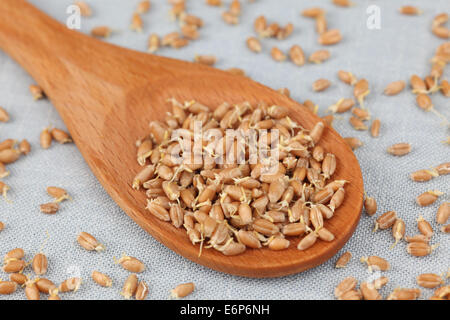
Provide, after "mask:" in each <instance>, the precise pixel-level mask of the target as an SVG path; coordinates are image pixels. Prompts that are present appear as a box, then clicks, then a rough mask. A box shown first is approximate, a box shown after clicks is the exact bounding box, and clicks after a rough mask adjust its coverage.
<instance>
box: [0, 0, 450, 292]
mask: <svg viewBox="0 0 450 320" xmlns="http://www.w3.org/2000/svg"><path fill="white" fill-rule="evenodd" d="M31 2H32V3H34V4H36V5H37V6H38V7H39V8H41V9H42V10H44V11H45V12H47V13H49V14H50V15H52V16H53V17H56V18H57V19H59V20H60V21H65V18H66V14H65V11H66V8H67V6H68V5H69V4H70V3H71V1H70V0H64V1H62V0H58V1H56V0H39V1H38V0H32V1H31ZM88 2H89V3H91V4H92V7H93V9H94V11H95V14H94V16H93V17H92V18H88V19H83V20H82V31H83V32H88V31H89V30H90V29H91V28H92V27H93V26H95V25H100V24H105V25H109V26H111V27H112V28H114V29H116V30H117V31H118V32H117V33H116V34H114V35H112V36H111V38H110V39H108V41H111V42H113V43H116V44H118V45H122V46H126V47H129V48H133V49H137V50H145V49H146V40H147V36H148V34H150V32H156V33H158V34H166V33H168V32H171V31H174V30H175V29H176V24H175V23H174V22H171V21H170V20H169V18H168V16H167V12H168V10H169V6H168V4H167V1H165V0H153V1H152V5H153V6H152V9H151V12H150V13H148V14H145V15H144V16H143V19H144V23H145V32H144V33H143V34H136V33H133V32H130V31H129V30H128V26H129V22H130V16H131V14H132V11H133V10H134V8H135V4H136V3H137V2H138V1H137V0H133V1H119V0H108V1H104V0H103V1H101V0H91V1H88ZM226 2H229V1H226ZM242 2H243V3H244V5H243V15H242V18H241V20H242V22H241V24H239V25H238V26H229V25H226V24H225V23H224V22H223V21H222V20H221V19H220V14H221V12H222V11H223V10H224V8H214V7H208V6H206V5H205V4H204V1H203V0H188V1H187V3H188V6H187V8H188V12H190V13H192V14H196V15H198V16H200V17H202V18H203V19H204V21H205V27H204V28H203V29H201V31H200V33H201V38H200V39H199V40H197V41H194V42H192V44H190V45H189V46H188V47H186V48H184V49H181V50H173V49H162V50H161V51H159V52H158V54H161V55H164V56H170V57H175V58H180V59H186V60H192V59H193V57H194V55H195V54H197V53H201V54H215V55H217V56H218V58H219V62H218V64H217V67H218V68H224V69H225V68H231V67H240V68H243V69H244V70H245V71H246V72H247V74H248V75H249V76H250V77H251V78H253V79H255V80H257V81H259V82H261V83H263V84H265V85H268V86H270V87H273V88H280V87H287V88H289V89H290V90H291V93H292V97H293V98H294V99H296V100H298V101H304V100H306V99H311V100H313V101H314V102H316V103H317V104H318V105H319V106H320V114H321V115H324V114H325V110H326V108H327V107H328V106H329V105H331V104H332V103H334V102H336V101H337V100H338V99H339V98H343V97H351V95H352V90H351V88H350V87H348V86H346V85H345V84H343V83H341V82H339V81H338V80H337V77H336V73H337V71H338V70H340V69H343V70H349V71H352V72H353V73H354V74H356V75H357V76H358V77H360V78H361V77H364V78H367V79H368V80H369V83H370V88H371V94H370V95H369V96H368V98H367V106H368V108H369V109H370V110H371V113H372V117H374V118H380V119H381V121H382V128H381V134H380V137H379V138H378V139H373V138H371V137H370V136H369V134H368V133H367V132H356V131H354V130H353V129H352V128H351V127H350V125H349V124H348V117H349V114H345V115H343V116H342V117H340V118H339V119H338V120H336V121H335V124H334V126H335V128H336V129H337V130H338V132H340V133H341V134H342V135H343V136H356V137H358V138H360V139H361V140H362V141H363V142H364V146H363V147H362V148H360V149H358V150H357V151H356V152H355V153H356V156H357V157H358V159H359V161H360V164H361V167H362V171H363V175H364V182H365V188H366V191H367V193H368V194H369V195H371V196H373V197H375V198H376V199H377V201H378V205H379V211H378V213H382V212H385V211H388V210H396V211H397V212H398V215H399V216H400V217H401V218H403V219H404V220H405V221H406V224H407V234H408V235H413V234H416V233H417V232H418V231H417V227H416V223H415V220H416V219H417V218H418V216H419V215H423V216H424V217H425V218H426V219H428V220H429V221H431V222H432V225H433V227H434V229H435V230H438V225H437V224H436V223H435V218H434V217H435V213H436V210H437V208H438V206H439V204H440V203H442V202H443V201H444V200H445V199H446V200H447V201H448V191H449V179H450V177H449V176H446V177H439V178H436V179H433V180H432V181H430V182H426V183H414V182H412V181H411V180H410V179H409V177H408V174H409V173H410V172H412V171H415V170H417V169H422V168H429V167H431V166H434V165H437V164H440V163H442V162H446V161H449V160H450V159H449V154H450V153H449V146H448V145H444V144H443V143H442V141H443V140H444V139H445V138H446V137H447V136H448V135H449V131H448V127H444V126H442V125H441V121H440V119H439V118H437V117H436V116H435V115H433V114H431V113H425V112H423V111H422V110H420V109H419V108H418V107H417V106H416V105H415V97H414V96H413V95H412V94H411V93H410V92H409V90H405V91H404V92H402V93H401V94H400V95H398V96H395V97H386V96H384V95H382V91H383V89H384V87H385V86H386V84H388V83H389V82H391V81H395V80H400V79H402V80H408V79H409V76H410V75H411V74H413V73H416V74H419V75H421V76H425V75H426V74H427V73H428V72H429V68H430V64H429V62H428V61H429V59H430V58H431V57H432V55H433V53H434V50H435V48H436V47H437V46H438V45H439V44H441V43H443V41H442V40H441V39H438V38H437V37H435V36H433V35H432V34H431V32H430V25H431V20H432V18H433V16H434V15H435V14H437V13H440V12H449V11H450V3H449V1H448V0H440V1H425V0H423V1H414V4H417V5H418V6H420V7H421V8H422V9H423V11H424V13H423V15H421V16H419V17H409V16H403V15H400V14H399V13H398V8H399V6H401V5H403V4H408V3H410V2H411V1H403V0H402V1H387V0H385V1H356V0H355V2H357V5H356V6H355V7H352V8H349V9H344V8H338V7H335V6H333V5H332V4H331V1H328V0H326V1H325V0H324V1H314V3H313V2H311V1H296V0H280V1H274V0H272V1H270V0H256V1H255V3H253V4H248V3H247V1H242ZM315 4H317V5H320V6H322V7H324V8H325V9H327V11H328V14H327V19H328V23H329V27H330V28H339V29H340V30H341V31H342V34H343V36H344V40H343V41H342V43H340V44H339V45H337V46H333V47H330V48H329V49H330V51H331V52H332V57H331V59H330V60H329V61H327V62H325V63H323V64H322V65H313V64H307V65H306V66H304V67H302V68H297V67H295V66H294V65H293V64H291V63H288V62H285V63H276V62H274V61H273V60H272V59H271V58H270V55H269V52H270V48H271V47H272V46H273V45H277V46H279V47H280V48H281V49H282V50H287V49H288V48H289V47H290V46H291V45H292V44H300V45H301V46H302V47H303V49H304V50H305V52H306V53H307V54H310V53H312V52H313V51H315V50H317V49H320V48H321V46H319V45H318V44H317V41H316V38H317V35H316V34H315V31H314V22H313V21H312V20H310V19H307V18H304V17H301V16H300V15H299V12H300V11H301V10H302V9H304V8H306V7H308V6H311V5H315ZM371 4H376V5H378V6H379V7H380V8H381V29H380V30H368V29H367V27H366V18H367V14H366V9H367V7H368V6H369V5H371ZM260 14H265V15H266V16H267V18H268V19H269V21H277V22H279V23H281V24H285V23H287V22H292V23H294V25H295V31H294V33H293V35H292V36H291V37H289V38H288V39H287V40H284V41H278V40H272V39H270V40H264V41H263V47H264V50H263V51H264V53H262V54H258V55H257V54H253V53H251V52H250V51H249V50H248V49H246V47H245V39H246V38H247V37H248V36H250V35H252V34H253V31H252V23H253V21H254V19H255V18H256V17H257V16H258V15H260ZM36 32H38V30H36ZM322 77H323V78H328V79H330V80H331V81H332V82H333V84H332V86H331V87H330V88H329V89H328V90H327V91H326V92H323V93H314V92H313V91H312V89H311V84H312V82H313V81H314V80H316V79H318V78H322ZM444 77H446V78H447V79H448V78H449V68H448V67H447V69H446V71H445V74H444ZM32 82H33V80H32V79H31V78H30V77H29V76H28V75H27V74H26V73H25V72H24V71H23V70H22V69H21V68H20V66H18V65H17V64H16V63H15V62H13V61H12V60H11V59H10V58H9V57H8V56H6V55H5V54H4V53H2V52H0V105H2V106H3V107H4V108H5V109H6V110H8V111H9V112H10V114H11V121H10V122H9V123H6V124H1V125H0V140H2V139H5V138H9V137H11V138H16V139H22V138H27V139H29V140H30V142H31V144H32V147H33V150H32V152H31V154H30V155H29V156H26V157H23V158H21V159H20V161H17V162H16V163H14V164H12V165H10V166H9V169H10V170H11V176H10V177H8V178H6V179H4V181H5V182H6V183H8V184H9V185H10V186H11V189H12V190H11V192H10V193H9V197H10V198H11V200H12V201H13V204H8V203H6V202H5V201H0V221H3V222H5V224H6V228H5V230H4V231H2V232H1V233H0V254H1V255H3V254H5V253H6V252H7V251H8V250H10V249H12V248H14V247H22V248H24V249H25V250H26V252H27V255H26V259H27V260H28V261H29V260H31V258H32V256H33V254H34V253H36V252H38V251H39V250H40V247H41V245H42V244H43V242H44V240H45V238H46V232H47V231H48V233H49V235H50V238H49V240H48V242H47V243H46V245H45V246H44V249H43V252H44V253H45V254H47V256H48V257H49V272H48V275H47V276H48V278H50V279H52V280H53V281H54V282H56V283H59V282H61V281H62V280H64V279H66V278H68V277H69V276H73V275H77V274H78V273H79V274H80V275H81V277H82V278H83V279H85V282H84V284H83V285H82V287H81V288H80V290H79V291H78V292H76V293H74V294H64V296H63V298H64V299H121V296H120V295H119V291H120V288H121V286H122V283H123V281H124V279H125V278H126V276H127V274H128V273H127V272H126V271H124V270H122V269H121V268H120V267H118V266H116V265H114V261H113V256H115V257H119V256H120V255H121V254H122V253H123V252H126V253H127V254H128V255H132V256H136V257H138V258H140V259H141V260H142V261H144V262H145V264H146V266H147V270H146V271H145V272H144V273H142V274H141V275H139V277H140V278H141V279H145V280H146V281H147V282H148V283H149V285H150V295H149V298H151V299H166V298H167V297H168V296H169V290H170V289H171V288H173V287H174V286H176V285H177V284H179V283H181V282H187V281H193V282H195V284H196V286H197V289H196V291H195V293H194V294H193V295H191V296H190V297H191V298H193V299H332V298H333V288H334V287H335V286H336V284H337V283H338V282H339V281H340V280H342V279H343V278H345V277H346V276H349V275H353V276H355V277H357V278H358V279H359V280H366V279H368V278H369V277H370V274H369V273H368V272H367V271H366V268H365V266H364V265H363V264H361V263H360V262H359V261H358V260H359V258H360V257H361V256H364V255H379V256H381V257H384V258H386V259H387V260H389V261H390V262H391V264H392V270H390V271H388V272H385V273H384V274H385V275H386V276H387V277H389V279H390V282H389V284H388V285H387V286H386V287H385V288H384V289H382V290H381V293H382V295H383V296H387V294H388V293H389V292H390V291H391V290H393V289H394V288H396V287H416V286H417V285H416V283H415V277H416V276H417V275H418V274H420V273H423V272H434V273H439V274H440V273H442V272H444V271H446V270H447V268H448V267H449V261H450V255H449V247H450V241H449V237H448V235H444V234H442V233H441V232H438V231H436V235H435V236H434V237H433V240H432V242H433V243H440V246H439V247H438V249H437V250H436V251H435V252H433V254H432V255H431V256H429V257H425V258H415V257H412V256H409V255H408V254H407V253H406V251H405V247H406V244H405V242H401V243H399V244H398V245H397V246H396V247H395V248H394V249H393V250H389V246H390V245H391V244H392V243H393V239H392V236H391V234H390V231H381V232H377V233H375V234H373V233H372V228H373V223H374V218H370V217H368V216H367V215H365V214H363V216H362V219H361V222H360V224H359V226H358V228H357V230H356V232H355V234H354V235H353V237H352V238H351V239H350V241H349V242H348V243H347V244H346V245H345V247H344V248H343V250H342V252H343V251H346V250H348V251H350V252H351V253H352V254H353V259H352V261H351V262H350V264H349V265H348V267H347V268H346V269H340V270H336V269H334V262H335V261H336V258H337V257H334V258H332V259H331V260H330V261H328V262H326V263H324V264H323V265H321V266H319V267H317V268H314V269H312V270H309V271H306V272H303V273H301V274H297V275H293V276H288V277H283V278H279V279H259V280H258V279H246V278H240V277H235V276H231V275H227V274H223V273H219V272H216V271H213V270H209V269H207V268H204V267H202V266H199V265H196V264H194V263H192V262H190V261H188V260H186V259H184V258H183V257H180V256H178V255H176V254H175V253H173V252H172V251H170V250H169V249H167V248H166V247H164V246H163V245H161V244H160V243H159V242H157V241H156V240H154V239H153V238H152V237H151V236H149V235H148V234H147V233H145V232H144V231H143V230H142V229H141V228H140V227H138V226H137V225H136V224H135V223H134V222H133V221H132V220H131V219H130V218H128V216H127V215H125V214H124V213H123V212H122V210H121V209H119V207H118V206H117V205H116V204H115V203H114V202H113V201H112V200H111V199H110V198H109V196H108V195H107V194H106V192H105V191H104V190H103V188H102V187H101V186H100V184H99V183H98V182H97V180H96V178H95V177H94V175H93V174H92V173H91V171H90V170H89V168H88V167H87V165H86V164H85V162H84V161H83V158H82V157H81V155H80V154H79V152H78V150H77V148H76V147H75V146H74V145H63V146H61V145H53V146H52V147H51V148H50V149H49V150H46V151H43V150H42V149H41V148H40V147H39V133H40V131H41V130H42V129H43V128H44V127H46V126H48V125H53V126H55V127H60V128H64V124H63V123H62V121H61V119H60V118H59V116H58V114H57V112H56V111H55V110H54V109H53V107H52V106H51V104H50V103H49V102H48V101H46V100H43V101H39V102H33V100H32V97H31V96H30V94H29V92H28V85H29V84H31V83H32ZM433 102H434V105H435V107H436V109H437V110H438V111H439V112H441V113H443V114H445V115H446V116H447V118H450V112H449V102H448V98H447V99H446V98H444V97H443V96H442V95H441V94H435V95H434V96H433ZM403 141H405V142H410V143H412V146H413V148H412V152H411V154H410V155H408V156H405V157H402V158H395V157H392V156H390V155H388V154H387V153H386V152H385V149H386V147H387V146H389V145H391V144H393V143H397V142H403ZM49 185H57V186H63V187H65V188H67V189H68V191H69V193H70V194H71V195H72V196H73V201H70V202H65V203H63V204H62V209H61V210H60V212H59V213H58V214H56V215H53V216H47V215H44V214H41V213H40V212H39V210H38V205H39V204H41V203H44V202H48V201H50V199H49V197H48V195H47V194H46V192H45V187H46V186H49ZM429 189H438V190H441V191H444V192H447V194H446V195H445V196H443V197H441V199H440V200H439V201H437V202H436V203H435V204H433V205H431V206H429V207H425V208H420V207H418V206H417V205H416V204H415V202H414V198H415V197H416V196H417V195H418V194H420V193H422V192H424V191H426V190H429ZM80 231H86V232H90V233H92V234H94V235H95V236H96V237H97V238H98V239H99V240H100V241H101V242H102V243H104V244H106V247H107V250H106V251H105V252H103V253H91V252H86V251H85V250H83V249H81V248H80V247H79V246H78V245H77V244H76V242H75V239H76V235H77V234H78V233H79V232H80ZM27 270H28V269H27ZM93 270H99V271H101V272H105V273H107V274H109V275H110V276H111V277H112V278H113V280H114V286H113V287H112V288H100V287H99V286H97V285H95V284H94V283H93V282H92V280H91V279H90V274H91V272H92V271H93ZM27 272H30V273H31V271H27ZM0 278H3V279H6V278H7V275H6V274H4V273H1V272H0ZM431 294H432V290H430V289H423V296H424V297H425V298H427V297H429V296H431ZM24 297H25V296H24V293H23V290H19V291H18V292H17V293H16V294H13V295H11V296H0V299H23V298H24Z"/></svg>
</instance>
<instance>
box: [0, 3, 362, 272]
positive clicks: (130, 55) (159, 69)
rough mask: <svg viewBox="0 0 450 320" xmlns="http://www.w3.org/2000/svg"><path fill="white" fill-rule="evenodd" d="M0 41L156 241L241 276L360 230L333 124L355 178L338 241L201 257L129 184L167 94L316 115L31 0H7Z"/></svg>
mask: <svg viewBox="0 0 450 320" xmlns="http://www.w3.org/2000/svg"><path fill="white" fill-rule="evenodd" d="M0 47H1V48H2V49H3V50H4V51H5V52H7V53H8V54H9V55H10V56H11V57H12V58H13V59H15V60H16V61H17V62H18V63H19V64H20V65H21V66H22V67H23V68H25V69H26V70H27V71H28V72H29V73H30V75H31V76H32V77H33V78H34V79H35V80H36V82H37V83H38V84H39V85H40V86H41V87H42V88H43V89H44V91H45V92H46V94H47V96H48V97H49V99H50V100H51V102H52V103H53V105H54V106H55V108H56V109H57V110H58V112H59V114H60V115H61V117H62V119H63V120H64V123H65V124H66V125H67V128H68V129H69V131H70V133H71V135H72V137H73V139H74V141H75V143H76V145H77V147H78V148H79V150H80V152H81V154H82V155H83V157H84V159H85V160H86V162H87V163H88V164H89V166H90V168H91V169H92V171H93V172H94V174H95V175H96V177H97V178H98V180H99V181H100V183H101V184H102V185H103V187H104V188H105V190H106V191H107V192H108V193H109V194H110V196H111V197H112V198H113V199H114V201H115V202H116V203H117V204H118V205H119V206H120V207H121V208H122V209H123V210H124V212H125V213H126V214H128V215H129V216H130V217H131V218H132V219H133V220H134V221H136V222H137V223H138V224H139V225H140V226H141V227H142V228H143V229H145V230H146V231H147V232H148V233H150V234H151V235H152V236H153V237H154V238H156V239H157V240H159V241H160V242H162V243H163V244H165V245H166V246H167V247H169V248H170V249H172V250H173V251H175V252H177V253H179V254H181V255H183V256H184V257H186V258H188V259H190V260H192V261H194V262H196V263H199V264H202V265H204V266H207V267H209V268H212V269H215V270H219V271H223V272H226V273H231V274H235V275H240V276H247V277H277V276H283V275H287V274H292V273H297V272H301V271H303V270H306V269H309V268H312V267H314V266H317V265H319V264H321V263H323V262H325V261H326V260H328V259H329V258H331V257H332V256H333V255H335V254H336V252H337V251H338V250H339V249H340V248H341V247H342V246H343V245H344V244H345V243H346V242H347V240H348V239H349V238H350V236H351V235H352V233H353V232H354V230H355V228H356V226H357V224H358V221H359V218H360V213H361V209H362V199H363V182H362V176H361V171H360V168H359V164H358V162H357V160H356V158H355V156H354V155H353V153H352V151H351V150H350V148H349V147H348V146H347V144H346V143H345V142H344V140H343V139H342V138H341V137H340V136H339V135H338V134H337V133H336V132H335V131H334V130H333V129H331V128H327V129H326V131H325V133H324V135H323V138H322V141H321V144H322V146H323V147H324V148H325V150H327V151H329V152H332V153H334V154H335V155H336V159H337V161H338V170H337V172H336V173H335V175H334V178H335V179H345V180H347V181H349V184H348V185H346V188H345V189H346V200H345V201H344V203H343V205H342V206H341V207H340V208H339V209H338V210H337V212H336V214H335V216H334V217H333V218H332V219H331V220H329V221H326V227H327V228H329V229H330V231H332V232H333V233H334V234H335V235H336V240H335V241H333V242H331V243H326V242H323V241H319V242H318V243H316V244H315V245H314V246H313V247H312V248H310V249H308V250H305V251H298V250H297V249H296V244H297V242H298V240H294V241H292V242H293V243H291V246H290V248H289V249H287V250H284V251H279V252H274V251H269V250H268V249H260V250H247V251H246V252H245V253H244V254H242V255H239V256H234V257H226V256H223V255H222V254H221V253H219V252H217V251H215V250H203V253H202V255H201V256H200V257H199V256H198V250H199V248H198V246H193V245H192V244H191V243H190V242H189V240H188V238H187V236H186V233H185V231H183V230H179V229H176V228H174V227H173V226H172V225H170V224H169V223H165V222H162V221H159V220H157V219H156V218H154V217H152V216H151V215H150V214H149V213H148V212H146V211H145V210H144V206H145V203H146V201H145V199H146V197H145V194H144V193H143V192H142V191H135V190H133V189H132V188H131V181H132V179H133V177H134V175H135V173H136V172H137V171H138V170H139V165H138V164H137V163H136V160H135V152H136V150H135V146H134V144H135V141H136V140H137V139H138V138H141V137H142V136H144V135H145V134H147V133H148V123H149V122H150V121H151V120H154V119H161V118H163V116H164V115H165V112H166V109H167V107H168V106H167V105H166V103H165V100H166V99H167V98H168V97H174V98H176V99H178V100H180V101H183V100H192V99H195V100H197V101H199V102H201V103H203V104H206V105H208V106H211V107H213V108H214V107H216V106H218V105H219V104H220V103H222V102H223V101H228V102H230V103H237V102H242V101H245V100H247V101H249V102H251V103H256V102H259V101H265V102H267V103H274V104H279V105H283V106H286V107H288V108H290V110H291V116H292V118H294V119H295V120H296V121H297V122H298V123H300V124H301V125H302V126H304V127H305V128H307V129H310V128H312V127H313V125H314V124H315V123H316V122H317V121H319V118H318V117H317V116H315V115H314V114H312V113H311V112H310V111H308V110H307V109H306V108H304V107H302V106H301V105H299V104H298V103H296V102H294V101H293V100H291V99H289V98H287V97H285V96H284V95H281V94H279V93H277V92H276V91H274V90H272V89H269V88H267V87H265V86H263V85H261V84H259V83H257V82H254V81H252V80H250V79H248V78H246V77H242V76H235V75H232V74H229V73H227V72H223V71H220V70H217V69H214V68H210V67H207V66H202V65H198V64H193V63H189V62H183V61H179V60H174V59H169V58H164V57H158V56H156V55H149V54H145V53H140V52H136V51H131V50H127V49H124V48H120V47H117V46H114V45H110V44H107V43H105V42H102V41H98V40H96V39H93V38H91V37H89V36H86V35H83V34H81V33H78V32H75V31H72V30H69V29H67V28H66V27H65V26H63V25H61V24H60V23H58V22H57V21H55V20H54V19H52V18H50V17H48V16H46V15H45V14H44V13H42V12H41V11H39V10H38V9H36V8H35V7H33V6H32V5H30V4H28V3H27V2H26V1H24V0H0ZM24 85H28V84H24ZM305 85H306V84H305Z"/></svg>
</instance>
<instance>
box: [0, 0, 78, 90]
mask: <svg viewBox="0 0 450 320" xmlns="http://www.w3.org/2000/svg"><path fill="white" fill-rule="evenodd" d="M69 32H70V30H69V29H67V28H65V27H64V26H63V25H62V24H60V23H58V22H57V21H56V20H54V19H52V18H50V17H49V16H47V15H45V14H44V13H42V12H41V11H40V10H38V9H36V8H35V7H34V6H32V5H31V4H29V3H28V2H27V1H25V0H0V48H1V49H2V50H3V51H5V52H6V53H8V54H9V55H10V56H11V57H12V58H13V59H14V60H16V61H17V62H18V63H19V64H20V65H21V66H22V67H23V68H24V69H25V70H27V71H28V72H29V73H30V74H31V76H32V77H33V78H34V79H35V80H36V81H37V82H38V83H39V84H40V85H41V86H43V87H45V88H48V87H50V86H51V85H52V84H54V83H52V81H51V78H52V75H53V74H55V73H63V72H64V68H63V66H62V64H61V62H60V61H59V60H60V59H61V58H62V57H64V56H65V54H64V51H66V52H68V51H70V50H73V47H72V46H71V42H69V41H68V33H69ZM55 57H58V58H55Z"/></svg>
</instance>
